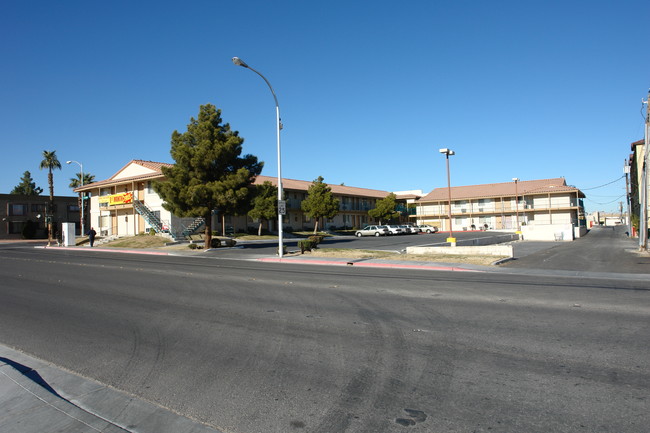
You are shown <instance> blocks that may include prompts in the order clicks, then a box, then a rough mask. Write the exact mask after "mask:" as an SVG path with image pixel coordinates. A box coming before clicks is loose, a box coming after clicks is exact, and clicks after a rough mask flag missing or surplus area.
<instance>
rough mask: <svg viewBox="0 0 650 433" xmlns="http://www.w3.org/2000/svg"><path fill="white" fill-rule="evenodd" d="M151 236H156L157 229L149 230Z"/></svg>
mask: <svg viewBox="0 0 650 433" xmlns="http://www.w3.org/2000/svg"><path fill="white" fill-rule="evenodd" d="M149 236H156V229H155V228H153V227H151V228H150V229H149Z"/></svg>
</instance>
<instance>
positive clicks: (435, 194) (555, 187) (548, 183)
mask: <svg viewBox="0 0 650 433" xmlns="http://www.w3.org/2000/svg"><path fill="white" fill-rule="evenodd" d="M516 192H517V193H518V194H519V195H520V196H521V195H530V194H548V193H551V194H554V193H563V192H572V193H578V194H580V197H584V194H583V193H582V191H580V190H579V189H578V188H575V187H573V186H568V185H567V184H566V180H565V179H564V178H563V177H559V178H555V179H541V180H520V181H519V182H517V189H516ZM514 196H515V183H514V182H504V183H488V184H483V185H469V186H452V187H451V199H452V200H465V199H478V198H488V197H514ZM444 200H449V192H448V189H447V187H443V188H436V189H434V190H433V191H431V192H430V193H429V194H427V195H425V196H424V197H422V198H421V199H420V200H418V201H419V202H430V201H444Z"/></svg>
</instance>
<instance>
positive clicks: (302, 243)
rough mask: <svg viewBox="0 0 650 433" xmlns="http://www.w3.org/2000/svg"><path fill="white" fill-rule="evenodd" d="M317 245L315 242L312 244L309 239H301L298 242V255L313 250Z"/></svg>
mask: <svg viewBox="0 0 650 433" xmlns="http://www.w3.org/2000/svg"><path fill="white" fill-rule="evenodd" d="M316 245H318V243H317V242H314V241H313V240H311V239H301V240H299V241H298V248H300V253H301V254H305V251H311V250H315V249H316V248H317V247H316Z"/></svg>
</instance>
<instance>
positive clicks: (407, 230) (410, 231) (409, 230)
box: [399, 224, 418, 235]
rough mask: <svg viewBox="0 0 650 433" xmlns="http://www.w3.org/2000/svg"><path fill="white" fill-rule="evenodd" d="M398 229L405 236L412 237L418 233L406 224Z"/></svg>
mask: <svg viewBox="0 0 650 433" xmlns="http://www.w3.org/2000/svg"><path fill="white" fill-rule="evenodd" d="M399 227H400V228H401V229H402V232H403V233H405V234H407V235H413V234H416V233H418V230H417V229H416V228H415V227H413V226H410V225H408V224H404V225H401V226H399Z"/></svg>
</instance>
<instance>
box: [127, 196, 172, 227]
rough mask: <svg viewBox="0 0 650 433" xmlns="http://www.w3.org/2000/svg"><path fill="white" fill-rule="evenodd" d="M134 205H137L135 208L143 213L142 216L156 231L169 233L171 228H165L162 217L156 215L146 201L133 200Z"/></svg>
mask: <svg viewBox="0 0 650 433" xmlns="http://www.w3.org/2000/svg"><path fill="white" fill-rule="evenodd" d="M133 205H134V206H135V210H136V211H137V212H138V213H139V214H140V215H142V218H144V220H145V221H146V222H147V224H149V225H150V226H151V227H152V228H153V229H154V230H155V231H156V233H168V232H169V230H165V229H163V223H162V221H160V218H158V217H157V216H156V214H155V213H153V212H152V211H151V209H149V208H148V207H147V206H145V204H144V203H142V202H141V201H140V200H133Z"/></svg>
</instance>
